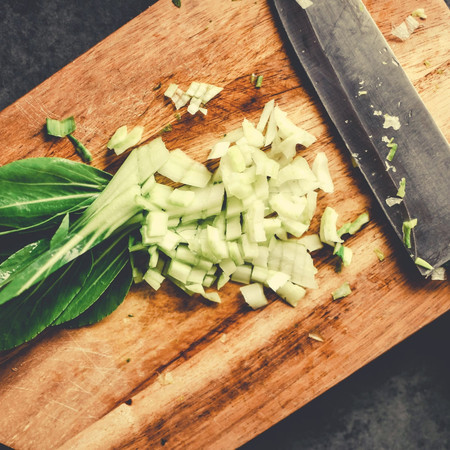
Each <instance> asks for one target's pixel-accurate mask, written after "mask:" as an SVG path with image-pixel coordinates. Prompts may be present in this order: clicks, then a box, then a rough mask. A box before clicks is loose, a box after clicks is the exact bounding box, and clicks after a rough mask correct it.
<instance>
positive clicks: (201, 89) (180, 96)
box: [164, 81, 223, 115]
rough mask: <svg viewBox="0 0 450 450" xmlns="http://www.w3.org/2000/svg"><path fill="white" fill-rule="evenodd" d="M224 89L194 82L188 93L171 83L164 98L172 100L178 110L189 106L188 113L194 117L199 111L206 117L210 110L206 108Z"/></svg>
mask: <svg viewBox="0 0 450 450" xmlns="http://www.w3.org/2000/svg"><path fill="white" fill-rule="evenodd" d="M222 90H223V88H221V87H218V86H214V85H212V84H207V83H200V82H197V81H193V82H192V83H191V84H190V86H189V88H188V89H187V91H186V92H184V91H183V90H182V89H181V88H180V87H178V85H177V84H175V83H171V84H169V86H168V88H167V89H166V91H165V92H164V96H165V97H168V98H170V100H172V102H173V104H174V105H175V108H176V109H177V110H178V109H180V108H182V107H183V106H185V105H187V104H188V108H187V111H188V112H189V113H190V114H192V115H194V114H196V113H197V112H198V111H200V112H201V113H203V114H204V115H206V114H207V113H208V110H207V109H206V108H205V107H204V105H206V103H208V102H209V101H210V100H212V99H213V98H214V97H215V96H216V95H218V94H219V93H220V92H222Z"/></svg>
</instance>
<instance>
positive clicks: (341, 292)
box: [331, 281, 352, 300]
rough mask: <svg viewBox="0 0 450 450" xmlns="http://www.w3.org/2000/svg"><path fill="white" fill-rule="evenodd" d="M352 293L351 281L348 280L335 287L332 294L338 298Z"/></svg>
mask: <svg viewBox="0 0 450 450" xmlns="http://www.w3.org/2000/svg"><path fill="white" fill-rule="evenodd" d="M351 293H352V290H351V288H350V283H349V282H348V281H346V282H345V283H343V284H342V285H341V286H339V287H338V288H337V289H335V290H334V291H333V292H332V293H331V295H332V297H333V300H338V299H340V298H344V297H347V296H348V295H350V294H351Z"/></svg>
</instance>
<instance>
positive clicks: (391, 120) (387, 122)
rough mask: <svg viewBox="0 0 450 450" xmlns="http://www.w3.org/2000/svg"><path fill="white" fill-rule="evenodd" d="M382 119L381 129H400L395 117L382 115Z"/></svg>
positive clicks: (398, 121)
mask: <svg viewBox="0 0 450 450" xmlns="http://www.w3.org/2000/svg"><path fill="white" fill-rule="evenodd" d="M374 114H375V113H374ZM383 117H384V123H383V128H390V127H392V128H393V129H394V130H398V129H399V128H400V127H401V125H400V120H399V118H398V117H397V116H391V115H389V114H384V115H383Z"/></svg>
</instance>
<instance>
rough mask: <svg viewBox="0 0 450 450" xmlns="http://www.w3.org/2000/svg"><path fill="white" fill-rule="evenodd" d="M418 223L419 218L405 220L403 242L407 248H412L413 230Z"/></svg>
mask: <svg viewBox="0 0 450 450" xmlns="http://www.w3.org/2000/svg"><path fill="white" fill-rule="evenodd" d="M416 225H417V219H411V220H405V221H404V222H403V242H404V244H405V246H406V247H407V248H411V230H412V229H413V228H414V227H415V226H416Z"/></svg>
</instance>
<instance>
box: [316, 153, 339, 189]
mask: <svg viewBox="0 0 450 450" xmlns="http://www.w3.org/2000/svg"><path fill="white" fill-rule="evenodd" d="M312 172H313V174H314V175H315V176H316V178H317V180H318V181H319V187H320V189H322V190H323V191H324V192H328V193H332V192H334V184H333V180H332V178H331V175H330V171H329V168H328V158H327V156H326V155H325V153H324V152H319V153H317V155H316V158H315V159H314V162H313V165H312Z"/></svg>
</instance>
